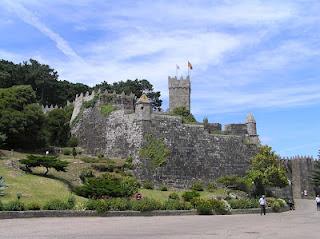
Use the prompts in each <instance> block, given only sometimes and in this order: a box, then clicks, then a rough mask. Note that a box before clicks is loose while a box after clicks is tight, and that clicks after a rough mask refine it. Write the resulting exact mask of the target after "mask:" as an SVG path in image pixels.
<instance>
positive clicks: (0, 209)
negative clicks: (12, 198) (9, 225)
mask: <svg viewBox="0 0 320 239" xmlns="http://www.w3.org/2000/svg"><path fill="white" fill-rule="evenodd" d="M3 209H4V206H3V203H2V202H1V201H0V211H3Z"/></svg>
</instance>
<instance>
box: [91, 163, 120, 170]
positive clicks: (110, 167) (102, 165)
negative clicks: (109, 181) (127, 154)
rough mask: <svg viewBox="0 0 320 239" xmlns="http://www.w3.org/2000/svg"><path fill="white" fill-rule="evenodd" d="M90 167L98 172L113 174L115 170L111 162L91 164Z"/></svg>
mask: <svg viewBox="0 0 320 239" xmlns="http://www.w3.org/2000/svg"><path fill="white" fill-rule="evenodd" d="M91 166H92V167H93V168H94V169H95V170H97V171H99V172H113V171H114V168H115V164H114V162H113V161H110V162H109V163H93V164H91Z"/></svg>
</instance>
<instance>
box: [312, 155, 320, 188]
mask: <svg viewBox="0 0 320 239" xmlns="http://www.w3.org/2000/svg"><path fill="white" fill-rule="evenodd" d="M312 182H313V184H314V186H316V187H320V149H319V151H318V160H317V161H316V162H315V164H314V169H313V172H312Z"/></svg>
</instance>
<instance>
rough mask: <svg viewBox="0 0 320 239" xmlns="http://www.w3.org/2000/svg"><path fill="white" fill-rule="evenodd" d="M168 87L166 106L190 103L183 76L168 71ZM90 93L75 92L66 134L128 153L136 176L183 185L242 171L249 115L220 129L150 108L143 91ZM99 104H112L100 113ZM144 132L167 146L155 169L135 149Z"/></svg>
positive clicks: (253, 137)
mask: <svg viewBox="0 0 320 239" xmlns="http://www.w3.org/2000/svg"><path fill="white" fill-rule="evenodd" d="M180 81H181V82H180ZM169 92H170V96H169V98H170V110H172V109H173V107H179V106H185V107H186V108H187V109H190V79H189V78H187V79H181V80H177V79H176V78H170V77H169ZM173 92H175V93H176V95H173V94H172V93H173ZM179 92H180V93H179ZM92 94H93V95H94V96H93V97H92V96H91V95H92ZM92 94H91V95H90V94H86V98H84V97H83V96H81V95H80V96H78V97H77V99H76V101H75V102H76V107H75V108H74V112H73V118H72V122H71V124H70V125H71V126H72V134H73V135H74V136H76V137H77V138H78V139H79V146H81V147H82V148H83V149H85V151H86V152H87V153H89V154H94V155H98V154H104V155H105V156H106V157H110V158H127V157H129V156H130V157H133V159H134V164H135V165H136V167H135V170H134V173H135V175H136V176H137V177H138V178H139V179H141V180H146V179H149V180H153V181H154V182H155V183H156V184H166V185H168V186H173V187H177V188H185V187H189V186H190V185H191V184H192V183H193V182H194V181H195V180H202V181H204V182H206V183H208V182H211V181H213V180H214V179H216V178H217V177H220V176H223V175H230V174H236V175H243V174H245V172H246V170H247V169H248V166H249V161H250V159H251V157H252V156H253V155H255V154H256V152H257V149H258V145H259V138H258V135H257V132H256V122H255V120H254V118H253V116H252V115H249V116H248V118H247V120H246V122H245V123H243V124H230V125H226V126H225V127H224V128H223V129H222V126H221V124H219V123H209V122H208V123H207V124H206V125H204V124H183V123H182V119H181V117H180V116H171V115H170V114H168V113H163V112H153V111H152V107H151V102H150V101H149V99H148V98H147V97H146V96H145V95H143V96H142V97H141V98H140V99H139V100H136V99H135V98H134V97H133V96H132V95H130V96H126V95H124V94H121V95H116V94H114V93H113V94H110V93H108V92H103V93H102V92H99V93H96V94H94V93H92ZM90 96H91V97H90ZM180 97H181V98H180ZM115 99H116V100H115ZM90 100H95V102H94V103H95V104H94V107H89V108H84V107H83V102H86V101H90ZM134 101H135V103H133V102H134ZM105 104H109V105H112V106H113V107H114V111H112V112H111V113H110V114H109V115H107V116H105V115H103V114H102V113H101V107H102V106H103V105H105ZM148 135H152V136H154V137H155V138H157V139H161V140H163V142H164V143H165V145H166V146H167V148H168V149H169V151H170V154H169V157H168V158H167V160H166V164H165V165H164V166H162V167H158V168H156V169H155V170H151V169H150V168H149V167H148V163H147V162H148V161H147V160H148V159H143V158H141V157H140V154H139V151H140V149H141V148H142V147H143V146H144V145H145V144H146V138H147V136H148Z"/></svg>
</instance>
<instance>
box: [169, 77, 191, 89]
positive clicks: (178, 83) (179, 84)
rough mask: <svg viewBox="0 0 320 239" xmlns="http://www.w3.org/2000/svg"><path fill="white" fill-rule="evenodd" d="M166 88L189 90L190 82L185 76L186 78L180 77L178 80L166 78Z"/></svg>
mask: <svg viewBox="0 0 320 239" xmlns="http://www.w3.org/2000/svg"><path fill="white" fill-rule="evenodd" d="M168 86H169V89H170V88H191V82H190V77H189V76H187V77H186V78H183V77H182V76H181V77H180V79H178V78H177V77H176V76H175V77H170V76H168Z"/></svg>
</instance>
